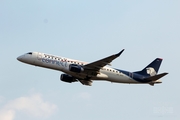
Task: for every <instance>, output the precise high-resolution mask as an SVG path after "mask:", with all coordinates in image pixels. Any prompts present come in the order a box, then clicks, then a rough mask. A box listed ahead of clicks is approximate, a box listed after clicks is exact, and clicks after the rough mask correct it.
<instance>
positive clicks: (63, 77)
mask: <svg viewBox="0 0 180 120" xmlns="http://www.w3.org/2000/svg"><path fill="white" fill-rule="evenodd" d="M60 80H61V81H64V82H68V83H72V82H75V81H77V80H76V79H75V78H73V77H72V76H70V75H67V74H61V77H60Z"/></svg>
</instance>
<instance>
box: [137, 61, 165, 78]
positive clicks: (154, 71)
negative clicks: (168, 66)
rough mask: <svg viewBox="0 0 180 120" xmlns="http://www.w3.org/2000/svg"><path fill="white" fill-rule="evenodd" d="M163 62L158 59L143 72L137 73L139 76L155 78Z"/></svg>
mask: <svg viewBox="0 0 180 120" xmlns="http://www.w3.org/2000/svg"><path fill="white" fill-rule="evenodd" d="M161 62H162V59H161V58H156V59H155V60H154V61H153V62H151V63H150V64H149V65H148V66H146V67H145V68H144V69H143V70H141V71H138V72H135V73H138V74H141V75H144V76H154V75H156V74H157V73H158V70H159V67H160V65H161Z"/></svg>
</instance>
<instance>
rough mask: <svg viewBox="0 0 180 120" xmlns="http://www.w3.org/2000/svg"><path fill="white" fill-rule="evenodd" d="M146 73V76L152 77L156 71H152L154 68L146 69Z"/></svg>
mask: <svg viewBox="0 0 180 120" xmlns="http://www.w3.org/2000/svg"><path fill="white" fill-rule="evenodd" d="M146 72H147V74H149V75H150V76H154V75H156V74H157V73H156V71H155V70H154V68H152V67H148V68H146Z"/></svg>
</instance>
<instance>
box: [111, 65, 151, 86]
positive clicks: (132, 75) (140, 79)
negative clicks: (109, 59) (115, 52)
mask: <svg viewBox="0 0 180 120" xmlns="http://www.w3.org/2000/svg"><path fill="white" fill-rule="evenodd" d="M114 69H116V68H114ZM116 70H117V71H119V72H121V73H123V74H125V75H127V76H128V77H130V78H132V79H133V80H135V81H137V82H141V83H148V82H150V80H144V78H145V76H143V75H140V74H137V73H133V72H128V71H125V70H120V69H116Z"/></svg>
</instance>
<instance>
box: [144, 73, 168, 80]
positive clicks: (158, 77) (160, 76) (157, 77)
mask: <svg viewBox="0 0 180 120" xmlns="http://www.w3.org/2000/svg"><path fill="white" fill-rule="evenodd" d="M167 74H168V73H161V74H158V75H155V76H151V77H148V78H145V80H151V81H156V80H158V79H160V78H162V77H164V76H165V75H167Z"/></svg>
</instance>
